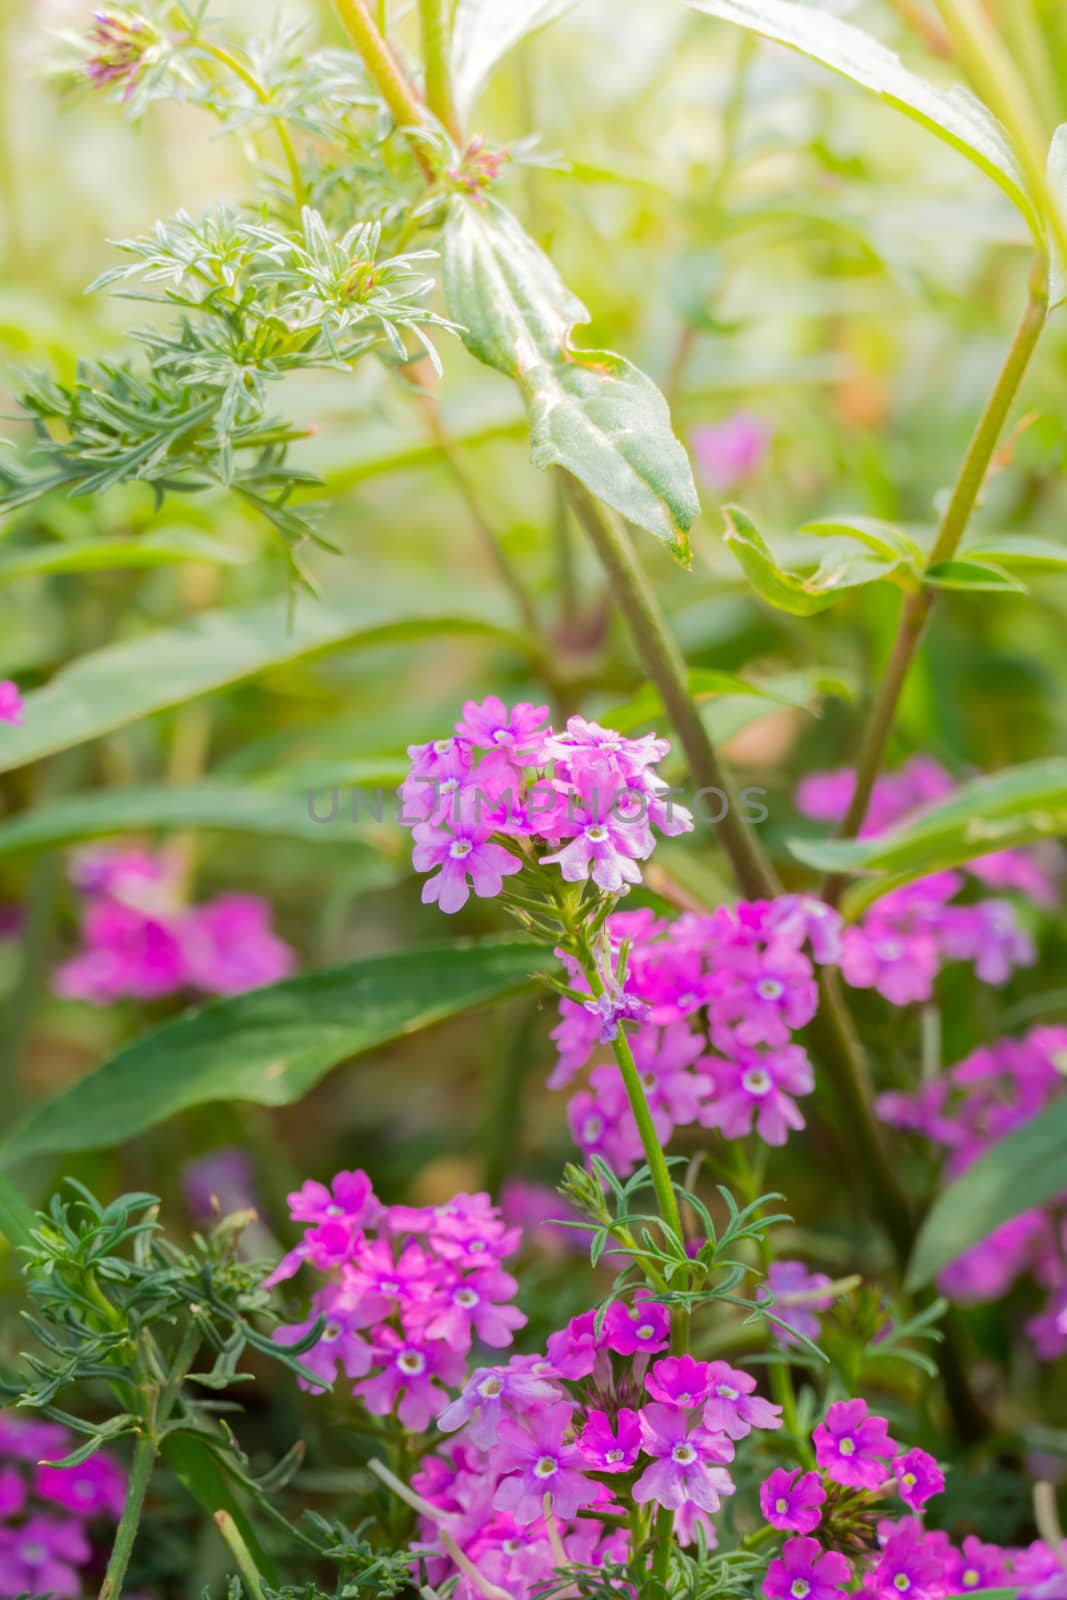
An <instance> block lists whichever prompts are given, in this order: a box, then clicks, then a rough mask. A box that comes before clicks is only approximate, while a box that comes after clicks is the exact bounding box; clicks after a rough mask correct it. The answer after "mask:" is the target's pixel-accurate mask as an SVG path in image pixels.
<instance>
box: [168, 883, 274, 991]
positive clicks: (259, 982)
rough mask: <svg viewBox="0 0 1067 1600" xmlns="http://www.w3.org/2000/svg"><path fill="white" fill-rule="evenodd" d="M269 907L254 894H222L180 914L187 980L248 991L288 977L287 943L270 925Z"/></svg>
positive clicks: (199, 985) (206, 988) (220, 988)
mask: <svg viewBox="0 0 1067 1600" xmlns="http://www.w3.org/2000/svg"><path fill="white" fill-rule="evenodd" d="M270 924H271V908H270V906H269V905H268V903H267V901H266V900H263V899H261V898H260V896H259V895H254V894H221V895H219V896H218V897H217V898H216V899H214V900H209V901H208V902H207V903H206V904H205V905H202V906H193V907H191V909H190V910H189V911H187V912H186V913H185V915H184V916H183V917H182V919H181V935H180V936H181V943H182V954H183V956H184V960H185V982H186V983H190V984H192V985H193V987H194V988H196V989H203V990H204V992H205V993H206V994H244V993H245V991H246V990H248V989H259V988H262V986H263V985H264V984H267V983H277V981H278V980H279V979H280V978H286V977H288V976H289V974H290V973H291V972H292V970H293V967H294V965H295V956H294V954H293V951H292V949H291V947H290V946H289V945H287V944H286V943H285V942H284V940H282V939H279V938H278V937H277V935H276V934H275V933H273V932H272V930H271V925H270Z"/></svg>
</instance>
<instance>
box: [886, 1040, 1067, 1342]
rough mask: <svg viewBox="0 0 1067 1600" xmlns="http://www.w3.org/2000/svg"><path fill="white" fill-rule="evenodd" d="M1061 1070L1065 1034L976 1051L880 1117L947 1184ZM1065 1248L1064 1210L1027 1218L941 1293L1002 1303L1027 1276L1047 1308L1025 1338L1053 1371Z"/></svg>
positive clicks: (1052, 1090) (1061, 1325) (1040, 1098)
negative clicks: (931, 1156)
mask: <svg viewBox="0 0 1067 1600" xmlns="http://www.w3.org/2000/svg"><path fill="white" fill-rule="evenodd" d="M1065 1064H1067V1028H1060V1027H1050V1026H1044V1027H1037V1028H1032V1029H1031V1030H1030V1031H1029V1033H1027V1034H1025V1035H1024V1036H1023V1037H1022V1038H1021V1039H1001V1040H999V1041H997V1042H996V1043H994V1044H991V1045H986V1046H983V1047H982V1048H981V1049H979V1050H975V1051H974V1052H973V1054H971V1055H969V1056H967V1057H965V1059H964V1060H963V1061H960V1062H958V1063H957V1064H956V1065H955V1066H953V1067H950V1068H949V1069H948V1071H946V1072H944V1073H942V1074H941V1075H940V1076H939V1077H937V1078H934V1079H932V1080H931V1081H930V1082H928V1083H925V1084H923V1086H922V1087H921V1088H920V1089H918V1090H917V1091H916V1092H915V1093H914V1094H901V1093H896V1092H893V1093H888V1094H883V1095H881V1096H880V1097H879V1100H878V1111H879V1114H880V1116H881V1117H882V1120H883V1121H884V1122H887V1123H889V1124H890V1125H891V1126H892V1127H896V1128H902V1129H905V1130H908V1131H910V1132H913V1133H918V1134H921V1135H922V1136H923V1137H924V1138H926V1139H929V1140H931V1141H932V1142H933V1143H934V1144H936V1145H940V1146H941V1147H942V1148H943V1149H944V1150H945V1151H946V1152H947V1158H946V1161H945V1169H944V1171H945V1177H946V1179H952V1178H955V1177H958V1176H959V1174H960V1173H961V1172H964V1171H965V1170H966V1169H967V1168H968V1167H969V1166H971V1165H972V1164H973V1163H974V1162H975V1161H976V1160H977V1159H978V1157H979V1156H980V1155H982V1154H983V1153H984V1152H985V1151H986V1150H988V1149H989V1148H990V1146H991V1145H994V1144H996V1142H997V1141H998V1140H999V1139H1002V1138H1003V1137H1004V1135H1005V1134H1007V1133H1010V1132H1011V1130H1012V1129H1013V1128H1017V1127H1019V1126H1021V1124H1022V1123H1024V1122H1028V1121H1029V1120H1030V1119H1031V1118H1032V1117H1035V1116H1037V1115H1038V1113H1039V1112H1041V1111H1043V1110H1044V1108H1045V1107H1046V1106H1047V1105H1048V1104H1049V1102H1050V1101H1051V1100H1052V1098H1053V1097H1054V1096H1056V1095H1058V1094H1060V1093H1062V1090H1063V1084H1064V1076H1063V1070H1064V1066H1065ZM1065 1244H1067V1215H1065V1214H1064V1212H1063V1207H1062V1205H1059V1206H1051V1207H1047V1208H1044V1209H1042V1208H1034V1209H1031V1210H1028V1211H1024V1212H1022V1213H1021V1214H1020V1215H1019V1216H1017V1217H1014V1218H1012V1220H1011V1221H1010V1222H1005V1223H1003V1224H1002V1225H1001V1226H1000V1227H999V1228H997V1229H996V1230H995V1232H993V1233H991V1234H990V1235H989V1236H988V1238H986V1239H983V1240H982V1241H981V1242H980V1243H979V1244H976V1245H974V1246H972V1248H971V1249H970V1250H968V1251H967V1252H966V1254H964V1255H962V1256H960V1257H958V1258H957V1260H955V1261H954V1262H952V1263H951V1264H950V1265H949V1266H948V1267H947V1268H945V1270H944V1272H943V1273H942V1274H941V1277H940V1279H939V1284H940V1287H941V1289H942V1290H943V1291H944V1293H946V1294H948V1295H951V1296H952V1298H953V1299H955V1300H960V1301H964V1302H978V1301H985V1300H1000V1299H1002V1298H1003V1297H1004V1295H1005V1294H1006V1293H1007V1292H1008V1290H1009V1288H1010V1287H1011V1285H1012V1283H1013V1282H1014V1280H1015V1279H1016V1278H1017V1277H1018V1276H1019V1275H1020V1274H1021V1273H1023V1272H1026V1271H1028V1270H1031V1271H1033V1273H1034V1275H1035V1276H1036V1278H1037V1279H1038V1281H1039V1283H1041V1284H1042V1286H1043V1287H1044V1288H1045V1289H1047V1290H1048V1291H1049V1296H1050V1298H1049V1302H1048V1305H1047V1307H1046V1308H1045V1310H1044V1311H1042V1312H1041V1313H1039V1315H1037V1316H1036V1317H1034V1318H1032V1319H1031V1320H1030V1322H1028V1323H1027V1331H1028V1333H1029V1334H1030V1336H1031V1338H1032V1339H1033V1341H1034V1345H1035V1347H1036V1349H1037V1353H1038V1355H1039V1356H1040V1357H1041V1358H1042V1359H1043V1360H1046V1361H1052V1360H1055V1359H1056V1358H1057V1357H1059V1356H1061V1355H1063V1354H1064V1353H1065V1352H1067V1266H1065V1262H1067V1250H1065V1249H1064V1246H1065Z"/></svg>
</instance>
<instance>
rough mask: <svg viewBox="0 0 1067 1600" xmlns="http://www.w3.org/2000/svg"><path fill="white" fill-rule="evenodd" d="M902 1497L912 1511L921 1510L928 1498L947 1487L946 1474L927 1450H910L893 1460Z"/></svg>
mask: <svg viewBox="0 0 1067 1600" xmlns="http://www.w3.org/2000/svg"><path fill="white" fill-rule="evenodd" d="M893 1471H894V1473H895V1474H896V1479H897V1488H898V1490H899V1492H900V1498H901V1499H902V1500H903V1502H904V1504H905V1505H906V1506H907V1507H908V1508H909V1509H910V1510H912V1511H919V1510H921V1508H922V1507H923V1506H924V1505H925V1504H926V1502H927V1500H930V1499H932V1498H933V1496H934V1495H935V1494H940V1493H941V1491H942V1489H944V1487H945V1474H944V1473H943V1472H942V1471H941V1468H940V1467H939V1466H938V1464H937V1462H936V1461H935V1460H934V1458H933V1456H930V1455H927V1453H926V1451H925V1450H908V1451H906V1452H905V1453H904V1455H901V1456H897V1458H896V1460H895V1461H894V1462H893Z"/></svg>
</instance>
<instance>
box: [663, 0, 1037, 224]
mask: <svg viewBox="0 0 1067 1600" xmlns="http://www.w3.org/2000/svg"><path fill="white" fill-rule="evenodd" d="M687 4H688V5H690V6H691V7H692V8H693V10H694V11H703V12H705V13H706V14H707V15H708V16H709V17H721V18H722V19H723V21H724V22H735V23H738V24H739V25H740V26H741V27H742V28H750V29H751V30H752V32H753V33H758V34H761V35H762V36H763V38H765V39H773V40H774V41H775V42H776V43H777V44H784V45H788V46H789V48H790V49H792V50H799V51H800V53H801V54H802V55H805V56H809V57H810V58H811V59H812V60H813V61H819V62H821V63H822V65H823V66H825V67H829V68H830V69H831V71H833V72H839V73H840V74H841V75H842V77H845V78H849V79H851V81H852V82H853V83H856V84H859V85H860V86H861V87H862V88H864V89H870V90H871V91H872V92H873V93H874V94H877V95H880V96H881V98H882V99H883V100H886V101H888V103H889V104H890V105H892V106H895V107H896V108H897V110H899V111H903V112H904V114H905V115H906V116H909V117H911V118H912V120H913V121H915V122H918V123H921V124H922V126H923V127H924V128H928V129H929V130H930V132H931V133H935V134H937V136H938V138H940V139H943V140H944V141H945V143H946V144H950V145H952V147H953V148H954V149H956V150H958V151H959V152H960V154H961V155H964V156H966V157H967V159H968V160H969V161H973V162H974V164H975V166H976V167H980V168H981V170H982V171H983V172H985V173H986V174H987V175H988V176H989V177H990V178H992V179H993V182H994V183H997V184H999V185H1000V187H1001V189H1003V191H1004V193H1005V194H1006V195H1008V197H1009V198H1010V199H1011V200H1012V201H1014V203H1015V205H1017V206H1018V208H1019V210H1020V211H1021V212H1022V214H1023V216H1024V217H1025V218H1026V221H1027V224H1028V226H1029V227H1030V229H1031V231H1032V232H1033V233H1034V235H1035V237H1037V238H1040V237H1041V236H1042V234H1043V231H1044V230H1043V224H1042V220H1041V215H1040V212H1039V211H1038V209H1037V207H1036V206H1035V204H1034V202H1033V200H1032V199H1031V197H1030V194H1029V193H1028V191H1027V186H1026V180H1025V178H1024V177H1023V173H1022V169H1021V167H1020V166H1019V163H1018V161H1017V160H1016V158H1015V154H1014V152H1013V151H1012V148H1011V145H1010V144H1009V142H1008V138H1007V135H1006V133H1005V131H1004V129H1003V127H1002V126H1001V124H1000V123H999V122H998V121H997V118H996V117H995V116H994V115H993V113H992V112H991V111H990V110H989V109H988V108H987V107H986V106H984V105H983V104H982V102H981V101H980V100H978V99H976V98H975V96H974V95H973V94H971V92H970V90H968V89H965V88H964V87H963V86H962V85H961V84H956V85H954V86H953V87H952V88H951V89H941V88H938V87H937V86H936V85H935V84H932V83H928V82H927V80H926V79H925V78H922V77H920V76H919V74H918V73H915V72H912V71H911V70H910V69H909V68H908V67H906V66H905V65H904V63H903V62H902V61H901V59H900V57H899V56H898V55H896V54H895V53H894V52H893V51H892V50H889V49H887V48H886V46H885V45H883V44H882V43H881V42H880V41H879V40H877V39H874V38H872V37H871V35H870V34H869V33H865V32H864V31H863V29H862V28H857V27H854V26H853V24H852V23H850V22H843V21H842V20H841V18H840V17H835V16H832V15H831V14H830V13H829V12H828V11H824V10H822V9H816V7H814V6H812V5H801V4H798V3H797V0H687Z"/></svg>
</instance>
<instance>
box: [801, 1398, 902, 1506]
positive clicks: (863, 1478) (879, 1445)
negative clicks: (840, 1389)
mask: <svg viewBox="0 0 1067 1600" xmlns="http://www.w3.org/2000/svg"><path fill="white" fill-rule="evenodd" d="M812 1440H813V1442H814V1444H815V1459H816V1461H817V1462H818V1464H819V1466H820V1467H822V1468H823V1470H824V1471H825V1472H826V1473H827V1474H828V1476H829V1477H831V1478H832V1479H833V1481H834V1482H835V1483H841V1484H844V1485H845V1487H846V1488H849V1489H877V1488H880V1487H881V1485H882V1484H883V1483H884V1482H885V1481H886V1478H887V1477H888V1467H887V1464H886V1460H885V1458H886V1457H887V1456H891V1455H892V1454H893V1452H894V1451H895V1450H896V1444H895V1442H894V1441H893V1440H892V1439H891V1438H890V1437H889V1424H888V1423H887V1422H886V1420H885V1418H884V1417H872V1416H870V1415H869V1414H868V1411H867V1402H866V1400H838V1401H835V1403H834V1404H833V1405H832V1406H830V1408H829V1410H828V1411H827V1413H826V1420H825V1422H820V1423H819V1425H818V1427H817V1428H815V1430H814V1431H813V1433H812Z"/></svg>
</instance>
